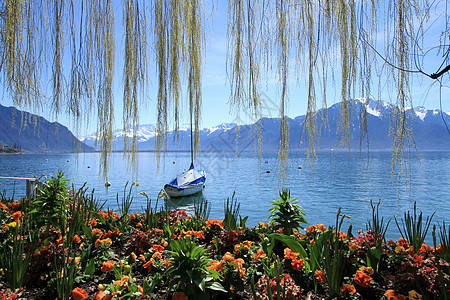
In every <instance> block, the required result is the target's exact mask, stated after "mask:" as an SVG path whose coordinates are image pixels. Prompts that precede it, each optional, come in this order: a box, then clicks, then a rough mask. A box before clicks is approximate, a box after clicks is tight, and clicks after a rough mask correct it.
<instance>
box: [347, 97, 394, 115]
mask: <svg viewBox="0 0 450 300" xmlns="http://www.w3.org/2000/svg"><path fill="white" fill-rule="evenodd" d="M355 100H357V101H359V102H361V103H362V104H363V105H364V106H365V108H366V111H367V113H368V114H371V115H373V116H375V117H381V116H382V114H383V108H386V107H389V106H390V104H386V102H381V103H378V102H377V101H374V100H371V99H369V98H366V97H360V98H355Z"/></svg>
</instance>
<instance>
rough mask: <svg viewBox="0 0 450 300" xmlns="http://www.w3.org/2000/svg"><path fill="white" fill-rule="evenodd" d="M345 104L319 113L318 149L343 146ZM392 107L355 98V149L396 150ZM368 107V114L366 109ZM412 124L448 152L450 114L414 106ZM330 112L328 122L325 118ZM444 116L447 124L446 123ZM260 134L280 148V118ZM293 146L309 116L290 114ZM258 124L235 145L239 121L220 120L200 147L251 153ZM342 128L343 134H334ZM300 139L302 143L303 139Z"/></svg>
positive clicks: (151, 136) (142, 141) (180, 145)
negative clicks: (291, 115)
mask: <svg viewBox="0 0 450 300" xmlns="http://www.w3.org/2000/svg"><path fill="white" fill-rule="evenodd" d="M341 105H342V104H341V103H336V104H334V105H332V106H330V107H328V108H327V110H324V109H320V110H319V111H318V112H317V124H318V128H320V132H321V135H320V139H319V141H318V143H317V149H318V150H331V149H339V148H342V147H341V146H340V141H341V137H342V136H341V134H342V131H338V128H339V126H340V125H339V120H340V111H341ZM393 109H394V107H393V105H392V104H390V103H388V102H376V101H374V100H368V99H355V100H354V101H352V102H351V109H350V111H351V113H350V148H351V149H352V150H359V149H360V147H361V148H362V149H366V148H367V147H369V149H370V150H390V149H391V148H392V136H391V135H390V131H389V130H390V115H391V113H392V110H393ZM364 110H365V111H366V114H364V113H363V111H364ZM406 114H407V116H408V122H412V124H413V135H414V139H415V143H416V146H417V149H418V150H425V151H431V150H433V151H450V133H449V132H448V131H447V128H446V125H445V123H447V126H449V127H450V116H449V115H448V114H447V113H443V112H441V111H440V110H437V109H434V110H426V109H425V108H423V107H416V108H414V109H413V111H411V109H408V110H407V111H406ZM364 115H365V116H366V122H367V134H366V135H363V138H362V140H361V136H362V135H361V127H362V126H361V124H363V121H364V120H363V118H364ZM325 116H327V119H328V122H324V120H325ZM444 120H445V122H444ZM260 122H261V132H262V142H263V151H277V150H278V145H279V137H280V119H279V118H262V119H260ZM288 122H289V141H290V149H292V150H296V149H298V150H303V149H305V147H306V145H307V143H308V138H307V136H308V132H307V130H306V128H305V124H304V122H305V116H304V115H303V116H298V117H296V118H294V119H291V118H289V119H288ZM256 132H257V126H256V123H255V124H249V125H242V126H240V131H239V139H238V143H237V146H236V124H228V123H224V124H220V125H217V126H215V127H212V128H204V129H202V130H201V131H200V143H201V149H202V151H234V150H236V147H237V150H238V151H247V150H248V151H252V150H255V147H256V141H257V136H256ZM337 132H340V133H339V134H336V133H337ZM114 136H115V139H114V150H122V149H123V141H124V138H131V136H132V134H131V133H126V134H124V133H123V131H122V130H116V131H115V132H114ZM155 137H156V131H155V126H153V125H141V127H140V131H139V132H138V141H139V143H138V149H139V150H140V151H149V150H150V151H151V150H154V145H155ZM83 140H84V142H85V143H86V144H88V145H90V146H94V145H95V141H96V136H95V134H92V135H90V136H88V137H86V138H84V139H83ZM300 142H301V143H300ZM189 147H190V132H189V130H187V129H181V130H180V132H179V139H177V138H176V133H174V132H169V133H168V135H167V150H169V151H189Z"/></svg>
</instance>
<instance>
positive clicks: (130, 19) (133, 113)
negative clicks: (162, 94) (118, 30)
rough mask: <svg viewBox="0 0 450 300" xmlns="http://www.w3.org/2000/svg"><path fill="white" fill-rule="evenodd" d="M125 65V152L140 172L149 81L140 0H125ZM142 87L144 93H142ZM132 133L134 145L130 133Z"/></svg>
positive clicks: (145, 25) (144, 27)
mask: <svg viewBox="0 0 450 300" xmlns="http://www.w3.org/2000/svg"><path fill="white" fill-rule="evenodd" d="M123 11H124V14H125V15H124V17H123V19H124V27H125V65H124V95H123V98H124V99H123V106H124V108H123V131H124V133H125V138H124V149H123V151H124V153H125V154H127V156H128V158H129V160H130V161H131V166H132V168H133V169H134V171H135V172H136V171H137V155H136V153H137V150H138V149H137V148H138V147H137V133H138V130H139V114H138V111H139V96H141V99H142V98H143V97H142V96H143V95H144V87H145V83H146V81H147V34H146V32H147V28H146V27H147V23H146V17H145V13H144V12H143V11H141V9H140V7H139V1H134V0H126V1H124V8H123ZM139 90H141V91H142V92H141V93H139ZM130 133H131V135H132V140H131V145H130V141H129V137H128V135H129V134H130Z"/></svg>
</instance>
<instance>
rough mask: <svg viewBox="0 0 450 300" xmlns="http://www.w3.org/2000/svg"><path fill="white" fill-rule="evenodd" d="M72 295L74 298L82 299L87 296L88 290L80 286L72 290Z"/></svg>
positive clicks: (75, 299) (76, 299)
mask: <svg viewBox="0 0 450 300" xmlns="http://www.w3.org/2000/svg"><path fill="white" fill-rule="evenodd" d="M72 297H73V299H74V300H82V299H86V298H87V292H86V291H85V290H83V289H80V288H75V289H74V290H73V291H72Z"/></svg>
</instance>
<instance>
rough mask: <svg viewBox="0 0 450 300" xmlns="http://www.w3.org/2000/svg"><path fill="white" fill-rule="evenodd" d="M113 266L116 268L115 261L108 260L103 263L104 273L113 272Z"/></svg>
mask: <svg viewBox="0 0 450 300" xmlns="http://www.w3.org/2000/svg"><path fill="white" fill-rule="evenodd" d="M113 266H114V261H112V260H108V261H105V262H104V263H103V265H102V268H101V270H102V272H103V273H106V272H111V271H112V268H113Z"/></svg>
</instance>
